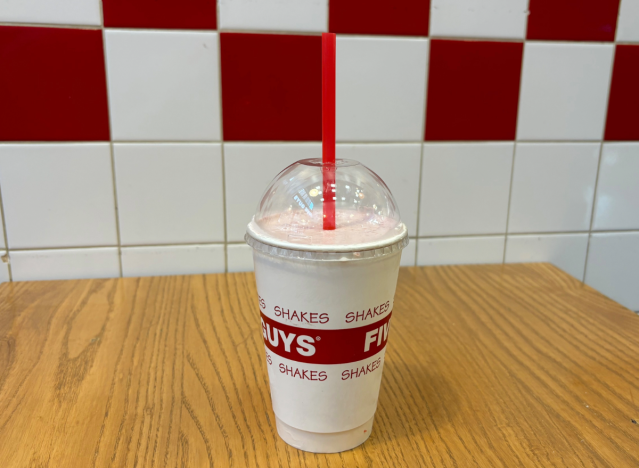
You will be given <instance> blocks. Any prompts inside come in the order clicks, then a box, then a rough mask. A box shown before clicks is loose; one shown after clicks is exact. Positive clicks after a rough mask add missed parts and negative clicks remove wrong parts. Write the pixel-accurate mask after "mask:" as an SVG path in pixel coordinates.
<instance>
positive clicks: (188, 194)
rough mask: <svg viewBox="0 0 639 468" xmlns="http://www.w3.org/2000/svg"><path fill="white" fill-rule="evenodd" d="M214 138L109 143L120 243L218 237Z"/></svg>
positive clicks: (220, 219)
mask: <svg viewBox="0 0 639 468" xmlns="http://www.w3.org/2000/svg"><path fill="white" fill-rule="evenodd" d="M221 153H222V150H221V145H220V144H216V143H210V144H207V143H177V144H172V143H158V144H135V143H128V144H127V143H120V144H115V145H114V154H115V174H116V184H117V192H118V213H119V217H120V239H121V242H122V245H140V244H179V243H208V242H221V241H223V240H224V202H223V192H222V154H221Z"/></svg>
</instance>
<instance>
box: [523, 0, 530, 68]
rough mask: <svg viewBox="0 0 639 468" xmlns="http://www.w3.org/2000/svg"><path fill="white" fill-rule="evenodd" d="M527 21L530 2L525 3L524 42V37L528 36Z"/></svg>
mask: <svg viewBox="0 0 639 468" xmlns="http://www.w3.org/2000/svg"><path fill="white" fill-rule="evenodd" d="M529 19H530V0H528V1H527V2H526V21H524V41H526V37H527V36H528V20H529ZM522 62H523V60H522Z"/></svg>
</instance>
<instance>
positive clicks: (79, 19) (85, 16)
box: [0, 0, 102, 25]
mask: <svg viewBox="0 0 639 468" xmlns="http://www.w3.org/2000/svg"><path fill="white" fill-rule="evenodd" d="M100 9H101V5H100V1H99V0H19V1H16V0H0V22H7V23H47V24H86V25H100V24H102V20H101V18H100V13H101V11H100Z"/></svg>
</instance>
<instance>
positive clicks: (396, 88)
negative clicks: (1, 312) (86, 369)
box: [0, 0, 639, 310]
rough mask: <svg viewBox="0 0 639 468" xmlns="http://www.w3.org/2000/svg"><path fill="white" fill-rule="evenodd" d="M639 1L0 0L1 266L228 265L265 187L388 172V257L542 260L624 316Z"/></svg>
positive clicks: (638, 119)
mask: <svg viewBox="0 0 639 468" xmlns="http://www.w3.org/2000/svg"><path fill="white" fill-rule="evenodd" d="M638 14H639V1H638V0H446V1H443V0H430V1H429V0H407V1H403V2H387V1H381V0H331V1H330V2H329V1H328V0H258V1H248V0H217V1H216V0H184V1H181V2H174V1H168V0H154V1H151V0H102V2H99V1H97V0H24V1H21V2H15V1H11V0H0V24H1V25H0V67H2V70H3V73H0V202H1V203H0V213H1V215H2V216H0V227H1V228H2V236H0V257H1V258H2V259H3V260H2V261H0V281H11V280H14V281H18V280H31V279H62V278H79V277H87V278H88V277H109V276H135V275H163V274H171V273H180V274H184V273H206V272H218V271H243V270H247V269H250V268H251V266H252V262H251V255H250V250H249V249H248V247H246V246H245V245H244V244H243V243H242V236H243V232H244V227H245V225H246V223H247V222H248V221H249V219H250V217H251V214H252V213H253V211H254V209H255V205H256V203H257V202H258V199H259V197H260V194H261V192H262V191H263V189H264V188H265V186H266V185H267V184H268V182H269V180H270V179H271V178H272V177H273V176H274V175H275V174H276V173H278V172H279V171H280V170H281V169H282V168H283V167H285V166H286V165H288V164H290V163H291V162H293V161H295V160H297V159H302V158H309V157H319V156H320V155H321V144H320V140H321V76H320V73H321V60H320V59H321V42H320V37H319V34H320V33H321V32H323V31H331V32H335V33H337V103H336V109H337V140H338V148H337V152H338V156H339V157H348V158H354V159H359V160H361V161H362V162H364V163H365V164H367V165H369V166H370V167H371V168H373V169H374V170H375V171H376V172H377V173H379V175H380V176H381V177H382V178H383V179H385V180H386V181H387V183H388V184H389V186H390V187H391V189H392V190H393V192H394V193H395V194H396V198H397V200H398V203H399V207H400V209H401V211H402V214H403V218H404V220H405V222H406V223H407V225H408V228H409V234H410V238H411V244H410V247H409V248H408V249H406V250H405V251H404V252H403V255H402V265H405V266H410V265H416V264H417V265H434V264H453V263H454V264H460V263H501V262H518V261H549V262H553V263H555V264H556V265H557V266H559V267H560V268H563V269H564V270H566V271H568V272H569V273H570V274H572V275H573V276H575V277H576V278H578V279H580V280H583V281H585V282H586V283H588V284H591V285H592V286H594V287H596V288H598V289H600V290H601V291H603V292H604V293H605V294H609V295H610V296H611V297H612V298H614V299H616V300H618V301H620V302H621V303H622V304H624V305H626V306H628V307H629V308H631V309H633V310H639V288H637V287H636V285H637V284H639V269H638V268H637V258H639V257H638V255H639V253H638V252H639V204H638V203H637V200H639V183H638V182H637V181H638V180H639V84H638V83H639V20H638V19H637V18H639V15H638Z"/></svg>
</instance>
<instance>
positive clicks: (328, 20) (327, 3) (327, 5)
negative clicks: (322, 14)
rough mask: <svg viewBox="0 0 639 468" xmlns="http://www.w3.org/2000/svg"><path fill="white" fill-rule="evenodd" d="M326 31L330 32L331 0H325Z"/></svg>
mask: <svg viewBox="0 0 639 468" xmlns="http://www.w3.org/2000/svg"><path fill="white" fill-rule="evenodd" d="M326 32H331V2H330V0H326ZM336 35H337V34H336Z"/></svg>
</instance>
